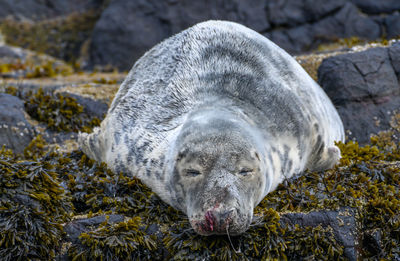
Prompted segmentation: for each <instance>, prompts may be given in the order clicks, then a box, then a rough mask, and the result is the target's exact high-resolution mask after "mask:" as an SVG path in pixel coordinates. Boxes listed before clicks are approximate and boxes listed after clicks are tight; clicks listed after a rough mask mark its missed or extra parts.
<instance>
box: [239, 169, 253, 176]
mask: <svg viewBox="0 0 400 261" xmlns="http://www.w3.org/2000/svg"><path fill="white" fill-rule="evenodd" d="M251 173H253V170H252V169H242V170H241V171H240V172H239V174H240V175H242V176H247V175H250V174H251Z"/></svg>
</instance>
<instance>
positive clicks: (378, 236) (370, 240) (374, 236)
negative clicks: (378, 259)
mask: <svg viewBox="0 0 400 261" xmlns="http://www.w3.org/2000/svg"><path fill="white" fill-rule="evenodd" d="M362 244H363V249H367V250H368V252H369V253H370V254H371V255H373V256H384V255H383V249H382V232H381V231H380V229H374V230H368V231H365V232H364V233H363V238H362Z"/></svg>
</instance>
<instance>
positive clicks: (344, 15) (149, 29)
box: [88, 0, 394, 70]
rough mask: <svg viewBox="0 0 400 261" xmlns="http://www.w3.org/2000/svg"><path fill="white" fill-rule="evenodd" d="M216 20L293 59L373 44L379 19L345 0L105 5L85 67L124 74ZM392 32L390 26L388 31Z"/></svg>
mask: <svg viewBox="0 0 400 261" xmlns="http://www.w3.org/2000/svg"><path fill="white" fill-rule="evenodd" d="M209 19H219V20H230V21H235V22H239V23H242V24H244V25H246V26H248V27H250V28H252V29H254V30H256V31H258V32H260V33H262V34H264V35H265V36H269V37H270V39H271V40H272V41H274V42H275V43H276V44H278V45H279V46H281V47H282V48H284V49H285V50H286V51H288V52H289V53H292V54H296V53H301V52H304V51H309V50H312V49H314V48H316V47H318V45H319V44H321V43H325V42H329V41H335V40H337V39H340V38H347V37H351V36H357V37H360V38H363V39H378V38H380V37H381V36H382V34H383V30H382V28H381V27H382V26H383V24H382V23H384V22H383V20H382V19H381V20H382V21H381V20H379V21H377V20H376V18H373V17H368V16H365V15H364V14H362V13H361V12H360V11H359V10H358V9H357V7H356V6H355V5H353V4H352V3H351V2H348V1H345V0H340V1H337V0H329V1H325V2H315V1H311V0H301V1H293V0H292V1H284V0H279V1H262V0H257V1H253V2H252V5H248V4H245V2H244V1H241V0H235V1H225V0H219V1H211V0H207V1H206V2H193V1H189V0H183V1H179V3H178V2H177V1H168V2H166V1H155V0H153V1H145V0H136V1H129V2H126V1H123V0H116V1H113V2H111V3H110V5H109V6H108V8H106V10H105V11H104V12H103V14H102V16H101V18H100V19H99V21H98V22H97V24H96V26H95V28H94V30H93V36H92V41H91V46H90V54H89V57H90V58H89V60H90V61H89V63H88V64H89V65H90V66H94V65H111V66H116V67H118V68H120V69H124V70H128V69H130V67H131V66H132V64H133V63H134V62H135V61H136V60H137V59H138V58H139V57H140V56H141V55H143V53H144V52H145V51H147V50H148V49H150V48H151V47H152V46H154V45H155V44H157V43H158V42H160V41H162V40H163V39H165V38H167V37H169V36H171V35H172V34H175V33H177V32H180V31H181V30H183V29H186V28H187V27H190V26H192V25H194V24H196V23H198V22H201V21H205V20H209ZM393 28H394V27H393Z"/></svg>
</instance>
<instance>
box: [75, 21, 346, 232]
mask: <svg viewBox="0 0 400 261" xmlns="http://www.w3.org/2000/svg"><path fill="white" fill-rule="evenodd" d="M79 139H80V144H81V147H82V149H83V151H84V152H85V153H86V154H87V155H88V156H90V157H91V158H93V159H95V160H97V161H104V162H106V163H107V164H108V166H109V167H110V168H111V169H112V170H113V171H116V172H121V171H122V172H124V173H126V174H128V175H132V176H136V177H138V178H140V179H141V180H142V181H143V182H144V183H145V184H146V185H148V186H149V187H150V188H151V189H152V190H153V191H154V192H156V193H157V194H158V195H159V196H160V197H161V198H162V199H163V200H164V201H166V202H167V203H169V204H170V205H172V206H173V207H175V208H178V209H180V210H182V211H183V212H185V213H186V214H187V215H188V217H189V220H190V223H191V225H192V227H193V228H194V229H195V231H196V232H198V233H200V234H202V235H210V234H224V233H230V234H239V233H242V232H244V231H245V230H246V229H247V228H248V227H249V225H250V223H251V220H252V217H253V208H254V207H255V206H256V205H257V204H258V203H259V202H260V201H261V200H262V199H263V198H264V196H265V195H266V194H267V193H269V192H270V191H272V190H274V189H275V188H276V187H277V185H278V184H279V183H281V182H282V181H283V180H284V179H285V178H289V177H291V176H292V175H293V174H295V173H300V172H302V171H304V170H305V169H309V170H315V171H317V170H318V171H319V170H325V169H328V168H331V167H332V166H334V165H335V164H336V163H337V161H338V160H339V158H340V151H339V149H338V148H337V147H336V146H335V145H334V142H335V141H343V140H344V130H343V124H342V122H341V120H340V118H339V115H338V113H337V111H336V110H335V108H334V106H333V104H332V103H331V101H330V100H329V98H328V97H327V95H326V94H325V93H324V92H323V90H322V89H321V87H320V86H318V84H317V83H315V82H314V80H312V79H311V77H310V76H309V75H308V74H307V73H306V72H305V71H304V70H303V69H302V68H301V66H300V65H299V64H298V63H297V62H296V61H295V60H294V59H293V58H292V57H291V56H290V55H289V54H287V53H286V52H285V51H284V50H282V49H281V48H279V47H278V46H276V45H275V44H274V43H272V42H271V41H269V40H268V39H267V38H265V37H263V36H262V35H260V34H258V33H256V32H255V31H253V30H251V29H249V28H246V27H244V26H242V25H239V24H236V23H232V22H225V21H208V22H203V23H200V24H197V25H195V26H193V27H191V28H189V29H187V30H185V31H183V32H181V33H179V34H177V35H175V36H173V37H171V38H168V39H166V40H164V41H163V42H161V43H160V44H158V45H156V46H155V47H153V48H152V49H151V50H150V51H148V52H147V53H146V54H145V55H144V56H143V57H142V58H141V59H139V60H138V61H137V62H136V64H135V65H134V66H133V68H132V70H131V71H130V73H129V74H128V76H127V78H126V79H125V81H124V82H123V83H122V85H121V87H120V89H119V91H118V93H117V95H116V97H115V99H114V101H113V103H112V105H111V107H110V108H109V111H108V114H107V116H106V118H105V119H104V120H103V122H102V123H101V126H100V127H99V128H96V129H95V130H94V132H93V133H91V134H86V133H81V134H80V137H79Z"/></svg>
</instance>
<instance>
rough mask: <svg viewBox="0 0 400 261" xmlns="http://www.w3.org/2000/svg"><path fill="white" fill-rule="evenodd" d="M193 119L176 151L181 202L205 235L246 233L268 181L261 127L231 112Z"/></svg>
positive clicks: (176, 182) (197, 115) (212, 112)
mask: <svg viewBox="0 0 400 261" xmlns="http://www.w3.org/2000/svg"><path fill="white" fill-rule="evenodd" d="M189 118H190V119H191V120H189V121H188V122H187V123H186V124H185V125H184V126H183V128H182V130H181V132H180V135H179V136H178V138H177V141H176V144H175V146H174V147H175V148H176V149H175V152H174V153H172V155H174V158H173V159H172V161H171V162H173V168H174V170H173V172H172V173H173V176H172V179H171V183H170V185H171V186H172V187H173V191H175V192H177V195H176V196H177V198H178V200H177V201H178V202H181V203H182V205H181V209H182V210H183V211H184V212H186V213H187V215H188V217H189V220H190V223H191V225H192V227H193V229H194V230H195V231H196V232H197V233H199V234H201V235H211V234H226V233H229V234H231V235H237V234H240V233H243V232H244V231H246V230H247V229H248V227H249V225H250V223H251V220H252V217H253V208H254V207H255V206H256V205H257V204H258V203H259V201H260V200H261V199H262V197H260V195H264V190H265V187H266V186H267V183H269V182H268V180H267V178H266V177H267V175H265V172H266V166H265V165H266V164H265V162H264V161H263V160H262V155H263V154H264V152H263V151H262V148H261V147H260V146H259V145H258V144H260V143H257V141H258V139H259V138H258V137H257V136H258V133H257V130H256V129H255V128H254V127H251V126H249V124H248V123H246V122H245V121H243V120H241V119H238V117H236V116H234V115H232V114H230V113H227V112H221V111H218V112H216V111H215V110H205V111H202V112H201V113H195V114H194V115H192V116H191V117H189Z"/></svg>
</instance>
